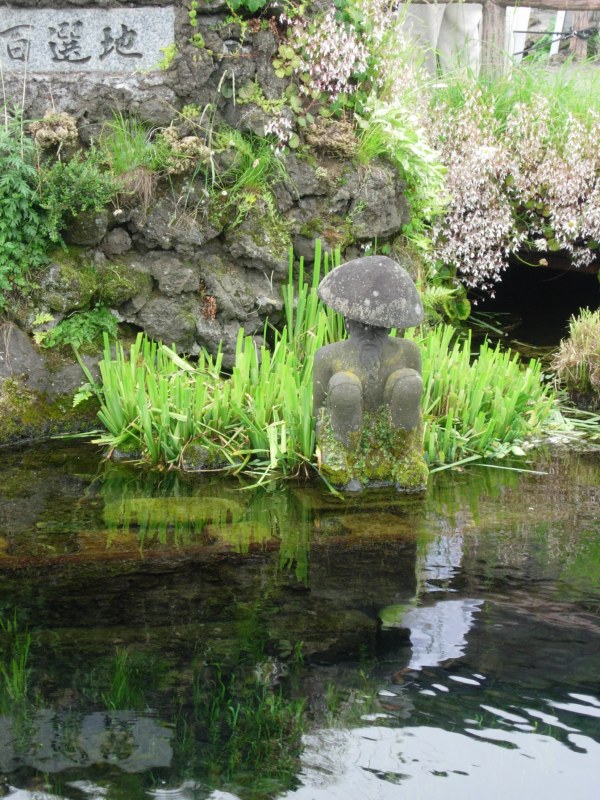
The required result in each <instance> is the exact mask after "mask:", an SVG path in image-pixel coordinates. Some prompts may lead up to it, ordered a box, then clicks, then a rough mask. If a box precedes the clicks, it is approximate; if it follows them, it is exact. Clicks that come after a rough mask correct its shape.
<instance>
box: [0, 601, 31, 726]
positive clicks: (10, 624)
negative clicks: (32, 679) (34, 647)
mask: <svg viewBox="0 0 600 800" xmlns="http://www.w3.org/2000/svg"><path fill="white" fill-rule="evenodd" d="M0 643H1V660H0V711H2V712H6V711H8V710H10V709H11V708H12V707H13V706H14V705H16V704H19V703H23V702H24V701H26V700H27V697H28V694H29V666H28V662H29V649H30V647H31V634H30V633H29V632H28V631H22V630H21V629H20V627H19V623H18V621H17V614H16V612H14V614H13V616H12V617H3V616H2V615H0Z"/></svg>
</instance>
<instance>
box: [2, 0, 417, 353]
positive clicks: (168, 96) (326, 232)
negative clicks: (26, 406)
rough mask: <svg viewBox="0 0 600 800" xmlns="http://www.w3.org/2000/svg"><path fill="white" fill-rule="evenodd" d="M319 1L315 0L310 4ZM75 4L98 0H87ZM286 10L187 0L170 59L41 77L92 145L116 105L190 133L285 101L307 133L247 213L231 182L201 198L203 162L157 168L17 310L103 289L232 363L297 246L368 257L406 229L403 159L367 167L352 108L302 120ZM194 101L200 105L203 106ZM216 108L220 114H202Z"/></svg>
mask: <svg viewBox="0 0 600 800" xmlns="http://www.w3.org/2000/svg"><path fill="white" fill-rule="evenodd" d="M130 5H131V6H132V7H136V6H153V5H161V3H159V2H154V0H144V1H143V2H142V1H141V0H138V2H134V3H133V4H130ZM312 5H313V4H311V3H309V4H306V8H307V10H308V12H307V13H310V8H311V6H312ZM320 5H322V4H319V3H315V4H314V6H315V8H317V9H318V8H319V7H320ZM16 6H17V7H25V4H24V3H21V2H18V3H16ZM35 7H36V8H38V7H39V8H45V9H48V8H55V9H56V10H57V12H56V13H57V18H58V17H59V16H60V13H61V10H62V9H63V7H64V4H62V3H60V2H59V0H41V2H39V3H36V4H35ZM77 7H78V8H79V7H81V8H92V7H96V8H97V7H98V4H97V3H92V2H91V0H83V2H81V3H77ZM103 7H104V5H103ZM107 7H108V6H107ZM113 11H115V13H117V9H116V8H115V9H113ZM190 12H193V13H190ZM279 13H280V12H279V10H277V9H276V8H274V10H273V14H275V15H278V14H279ZM275 19H276V17H273V20H272V21H271V22H269V13H268V12H266V13H261V14H260V15H259V16H257V17H256V18H255V19H252V20H251V19H250V18H249V17H247V16H246V17H245V16H244V12H243V11H240V16H239V17H237V18H235V15H233V21H232V12H231V9H230V8H229V7H228V5H227V3H225V2H222V1H221V0H211V1H210V2H201V3H197V4H196V3H194V4H193V7H192V5H191V4H190V3H189V2H176V3H175V28H174V45H175V47H174V48H173V52H172V53H171V55H172V58H169V59H166V61H165V63H164V64H163V66H162V68H157V69H152V70H150V71H149V72H146V73H139V74H138V73H135V72H134V71H133V70H128V71H127V74H125V73H123V74H112V73H106V74H104V73H102V74H95V73H93V72H86V71H85V70H84V69H82V68H79V71H78V68H77V66H76V65H73V64H70V65H69V66H68V68H67V67H65V71H64V72H62V71H57V72H53V73H52V74H51V75H50V74H43V73H39V74H37V73H32V74H31V75H29V76H28V78H29V83H28V86H27V92H26V93H25V116H26V118H28V119H40V118H42V117H43V115H44V113H45V112H46V111H47V110H48V108H49V107H50V106H52V108H53V110H54V111H55V112H57V113H58V112H66V113H68V114H70V115H72V116H73V117H74V118H75V121H76V123H77V130H78V133H79V138H80V145H81V146H84V147H85V146H87V145H89V144H90V143H91V142H93V141H98V138H99V137H100V136H101V135H102V130H103V126H104V125H105V124H106V123H107V122H111V121H113V120H114V117H115V115H119V114H120V115H123V116H125V117H129V116H132V117H135V118H137V119H139V120H141V121H142V122H144V123H147V125H148V127H149V128H150V129H151V130H152V131H154V132H156V131H157V130H161V129H165V128H167V127H169V126H171V125H172V124H174V125H175V128H176V130H177V136H179V137H180V141H181V140H182V139H183V138H184V137H186V136H193V135H195V134H197V133H198V129H199V127H200V128H201V127H202V126H206V125H211V126H212V127H213V129H217V128H218V127H219V126H222V125H229V126H230V127H231V128H233V129H235V130H236V131H237V132H239V133H242V134H244V135H247V136H259V137H260V136H264V134H265V126H266V125H267V123H268V122H269V121H271V120H272V119H273V117H274V116H277V115H278V114H282V115H283V116H284V117H285V118H289V119H291V121H292V123H293V125H294V126H295V130H296V132H297V134H298V135H299V137H300V147H299V149H297V150H289V149H288V151H287V153H285V154H284V155H283V157H282V159H281V170H280V171H279V172H278V176H277V177H276V178H274V179H273V180H271V182H270V185H269V192H268V197H265V196H264V193H263V195H262V196H261V192H260V188H261V187H258V189H259V191H258V192H256V193H254V194H253V195H252V196H251V197H249V198H246V199H247V200H248V208H246V209H245V210H244V212H243V214H239V213H238V212H239V205H238V204H233V205H232V206H231V207H228V208H226V209H225V210H224V201H223V200H222V199H219V198H218V197H217V198H216V200H215V201H211V203H212V205H211V206H206V204H204V205H203V204H202V202H201V201H202V198H205V197H206V195H207V191H206V178H205V176H204V175H202V174H198V172H197V171H196V172H194V170H193V169H191V170H190V171H189V172H188V173H186V174H182V175H180V174H175V175H166V174H164V173H162V174H160V175H156V176H155V178H156V180H155V181H154V183H153V192H152V196H151V197H150V198H149V199H148V198H145V199H144V200H143V201H142V200H136V199H135V198H132V197H129V196H127V195H126V194H125V195H124V196H123V198H121V199H122V201H123V202H122V203H121V207H118V208H117V207H110V208H108V209H104V210H101V211H93V212H85V213H82V214H80V215H79V216H78V217H75V218H74V219H71V220H70V223H69V226H68V228H67V229H66V230H65V231H64V232H63V235H64V238H65V241H66V242H68V243H69V246H68V248H67V249H66V250H60V249H59V250H57V251H56V252H55V253H53V254H52V260H51V264H50V265H49V267H48V269H47V270H46V272H45V273H44V274H42V275H41V276H40V281H39V286H40V288H39V291H38V292H37V293H36V295H35V297H34V300H33V305H34V309H33V311H31V309H28V311H27V313H26V314H23V315H21V316H20V317H19V320H20V324H22V326H23V327H24V328H25V329H27V330H29V331H30V332H31V331H32V329H33V325H32V321H33V319H34V318H35V316H36V314H37V313H38V312H46V313H50V314H52V315H53V317H54V320H55V322H58V321H60V320H61V319H62V318H64V317H65V316H69V315H71V314H73V313H79V312H82V311H86V310H88V309H90V308H93V307H94V306H95V305H96V304H101V305H103V306H106V307H108V308H109V309H111V310H112V311H114V313H115V315H116V316H117V318H118V319H119V320H120V321H122V322H126V323H129V324H131V325H134V326H135V327H136V328H138V329H142V330H144V331H146V332H148V333H149V334H150V335H152V336H154V337H156V338H159V339H162V340H164V341H165V342H167V343H169V344H174V345H175V346H176V348H177V349H178V350H179V351H180V352H186V353H189V354H192V355H193V354H195V353H197V352H198V351H199V349H200V348H201V347H206V348H208V350H209V351H211V352H213V353H214V352H216V351H217V349H218V348H219V346H221V349H222V351H223V353H224V362H225V364H226V365H231V363H232V359H233V353H234V350H235V341H236V338H237V333H238V330H239V327H240V326H244V328H245V330H246V331H247V332H248V333H250V334H257V336H260V334H261V332H262V330H263V327H264V323H265V320H267V319H268V320H269V321H270V322H272V323H273V324H278V323H279V322H280V321H281V317H282V314H281V312H282V293H281V284H282V283H284V282H285V281H286V280H287V271H288V254H289V251H290V248H293V249H294V251H295V253H296V255H298V256H303V257H304V258H305V259H307V260H308V261H310V260H311V258H312V255H313V252H314V244H315V241H316V240H317V239H321V240H322V241H323V243H324V246H325V247H326V248H335V247H338V246H339V247H341V248H342V249H343V250H344V251H345V252H346V253H347V255H348V256H349V257H355V256H357V255H359V254H360V246H361V244H364V243H365V242H367V241H370V240H373V239H377V241H378V243H379V245H380V246H381V245H382V244H383V243H384V242H385V241H390V240H391V239H393V238H394V236H395V235H396V234H398V233H399V231H400V229H401V227H402V225H403V224H404V223H405V222H406V221H407V206H406V202H405V200H404V194H403V190H404V184H403V182H402V181H401V180H400V179H399V176H398V174H397V171H396V170H395V168H394V167H393V166H392V165H391V164H389V163H386V162H384V161H382V160H377V159H376V160H375V161H374V162H373V163H372V164H370V165H368V166H367V167H365V166H364V165H360V164H358V163H357V162H355V160H354V156H355V153H356V140H355V139H353V137H354V133H353V130H352V127H351V126H350V125H348V123H344V122H342V121H336V120H325V122H326V123H327V124H326V130H324V134H323V135H321V136H320V135H317V133H318V131H317V133H315V131H314V130H313V131H312V132H310V131H308V130H304V129H303V128H302V127H301V126H300V125H297V123H296V115H295V114H294V113H293V112H292V110H291V107H290V105H289V103H288V101H289V98H288V97H287V95H286V88H287V85H288V83H289V81H288V79H282V78H280V77H278V76H277V75H276V74H275V69H274V66H273V59H274V57H275V56H276V54H277V50H278V47H279V44H280V41H281V35H282V34H281V31H278V28H277V25H276V24H275ZM166 62H168V63H166ZM4 77H5V93H6V96H7V98H8V99H9V100H10V99H12V100H14V102H16V103H19V102H21V101H22V98H23V91H22V89H23V87H22V83H21V82H20V81H19V80H17V79H16V78H13V77H12V76H11V75H10V74H9V73H7V74H6V75H5V76H4ZM192 107H193V108H195V109H197V110H198V112H199V113H200V116H198V115H196V117H195V118H194V114H193V113H191V112H190V111H189V109H190V108H192ZM184 109H186V115H185V116H184V115H183V114H182V113H181V112H182V111H183V110H184ZM205 109H208V110H210V114H209V113H208V112H207V114H205V115H204V116H202V113H201V112H202V110H205ZM317 121H321V122H323V120H321V119H320V118H318V120H317ZM205 149H206V148H205ZM235 155H236V154H235V151H228V150H227V148H225V149H224V150H222V151H219V152H215V153H213V154H212V156H211V157H212V158H213V161H214V168H215V169H216V171H217V174H223V173H225V172H226V171H227V170H228V169H229V167H230V166H231V163H232V159H233V160H234V159H235ZM255 188H256V187H255ZM236 215H238V216H237V217H236Z"/></svg>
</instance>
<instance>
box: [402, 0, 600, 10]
mask: <svg viewBox="0 0 600 800" xmlns="http://www.w3.org/2000/svg"><path fill="white" fill-rule="evenodd" d="M412 2H413V3H426V4H427V5H434V0H412ZM456 2H459V3H479V4H481V3H482V0H456ZM496 5H498V6H502V7H503V8H507V7H508V6H525V5H526V6H527V7H528V8H545V9H547V10H548V11H598V10H599V9H600V0H527V2H525V0H522V2H518V0H496Z"/></svg>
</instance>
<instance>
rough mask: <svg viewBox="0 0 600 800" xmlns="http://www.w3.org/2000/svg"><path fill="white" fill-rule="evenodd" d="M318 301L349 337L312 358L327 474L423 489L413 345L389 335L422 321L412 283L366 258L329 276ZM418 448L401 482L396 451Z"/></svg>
mask: <svg viewBox="0 0 600 800" xmlns="http://www.w3.org/2000/svg"><path fill="white" fill-rule="evenodd" d="M319 296H320V297H321V299H322V300H323V301H324V302H325V303H327V305H329V306H331V307H332V308H334V309H335V310H336V311H339V312H340V313H342V314H343V315H344V317H345V319H346V326H347V329H348V333H349V336H350V338H349V339H348V340H346V341H343V342H337V343H335V344H331V345H328V346H326V347H323V348H321V349H320V350H319V351H318V352H317V354H316V356H315V363H314V376H313V407H314V413H315V416H316V417H317V434H318V438H319V446H320V449H321V453H322V456H323V465H324V467H325V469H324V472H325V474H326V475H327V472H328V470H329V475H328V477H330V478H332V479H333V482H334V483H335V484H336V485H342V486H344V487H345V488H347V489H357V488H360V487H361V486H363V485H364V484H368V483H372V482H375V483H376V484H381V483H396V484H397V485H399V486H401V487H402V488H422V486H423V484H424V481H425V477H424V475H426V469H424V467H425V465H424V462H423V458H422V453H421V452H420V449H421V436H420V429H421V413H420V399H421V392H422V388H423V382H422V379H421V356H420V353H419V349H418V347H417V345H416V344H415V343H414V342H411V341H408V340H405V339H401V338H396V337H392V336H390V335H389V333H390V329H391V328H398V329H401V330H403V329H404V328H408V327H411V326H413V325H418V324H419V323H420V322H421V320H422V319H423V308H422V305H421V300H420V298H419V295H418V292H417V290H416V287H415V285H414V283H413V281H412V280H411V278H410V276H409V275H408V273H407V272H406V270H404V269H403V268H402V267H401V266H400V265H399V264H397V263H396V262H394V261H392V260H391V259H389V258H386V257H385V256H371V257H368V258H361V259H356V260H355V261H350V262H348V263H346V264H343V265H342V266H341V267H338V268H337V269H335V270H333V272H331V273H329V275H327V276H326V277H325V278H324V279H323V281H321V284H320V286H319ZM384 444H385V445H389V447H388V448H387V452H386V447H385V446H384ZM415 445H416V448H417V451H418V455H416V458H414V459H412V460H411V459H410V458H409V460H410V461H411V469H410V470H409V472H410V473H411V474H410V476H409V475H406V476H405V477H404V479H402V474H401V473H402V470H399V469H398V468H397V467H398V464H396V463H393V462H397V461H398V455H399V452H398V448H400V450H402V451H403V453H404V456H403V459H401V460H405V457H407V456H408V455H409V453H413V454H414V451H415ZM386 457H387V459H388V461H389V462H390V463H388V464H387V466H386V463H385V460H386ZM417 465H418V466H417ZM363 467H364V468H363ZM415 467H416V469H414V468H415ZM338 468H341V470H340V469H338ZM332 469H333V472H336V471H337V472H338V473H339V474H337V475H334V474H333V473H332Z"/></svg>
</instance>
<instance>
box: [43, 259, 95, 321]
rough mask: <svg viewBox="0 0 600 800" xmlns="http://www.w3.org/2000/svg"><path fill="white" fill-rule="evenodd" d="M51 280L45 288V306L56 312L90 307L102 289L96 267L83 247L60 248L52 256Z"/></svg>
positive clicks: (49, 279)
mask: <svg viewBox="0 0 600 800" xmlns="http://www.w3.org/2000/svg"><path fill="white" fill-rule="evenodd" d="M51 258H52V264H51V266H50V273H49V278H48V280H47V281H46V284H45V286H44V294H43V297H44V303H45V305H47V306H48V308H50V309H51V310H52V311H58V312H61V313H65V312H68V311H75V310H79V309H84V308H89V305H90V302H91V299H92V297H93V295H94V293H95V291H96V289H97V286H98V275H97V273H96V269H95V267H94V265H93V264H92V263H91V262H90V261H88V260H87V259H86V258H85V257H84V256H83V251H82V249H81V248H79V247H67V248H64V249H63V248H58V249H56V250H55V251H54V252H53V253H52V255H51Z"/></svg>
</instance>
